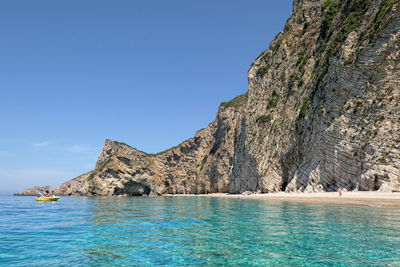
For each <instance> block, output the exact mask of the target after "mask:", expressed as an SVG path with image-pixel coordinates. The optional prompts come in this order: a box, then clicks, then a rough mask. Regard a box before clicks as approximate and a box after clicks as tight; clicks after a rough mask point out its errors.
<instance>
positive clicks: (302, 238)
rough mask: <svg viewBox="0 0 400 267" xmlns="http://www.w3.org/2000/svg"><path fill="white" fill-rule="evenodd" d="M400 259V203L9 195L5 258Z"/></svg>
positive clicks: (155, 261)
mask: <svg viewBox="0 0 400 267" xmlns="http://www.w3.org/2000/svg"><path fill="white" fill-rule="evenodd" d="M188 265H189V266H266V265H272V266H274V265H275V266H400V211H399V210H396V209H386V208H376V207H367V206H349V205H323V204H304V203H289V202H278V201H268V200H254V199H235V198H215V197H196V196H194V197H73V196H71V197H61V198H60V200H59V201H58V202H36V201H35V198H34V197H21V196H19V197H17V196H0V266H188Z"/></svg>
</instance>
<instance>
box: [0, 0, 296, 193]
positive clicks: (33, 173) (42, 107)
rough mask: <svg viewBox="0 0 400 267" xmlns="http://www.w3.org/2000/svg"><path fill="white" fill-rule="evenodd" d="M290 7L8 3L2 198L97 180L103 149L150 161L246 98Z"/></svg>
mask: <svg viewBox="0 0 400 267" xmlns="http://www.w3.org/2000/svg"><path fill="white" fill-rule="evenodd" d="M291 11H292V0H279V1H275V0H202V1H190V0H170V1H165V0H140V1H139V0H117V1H112V0H107V1H105V0H85V1H82V0H64V1H61V0H57V1H55V0H47V1H44V0H36V1H32V0H19V1H15V0H5V1H2V2H1V9H0V34H1V40H2V41H1V42H0V90H1V98H0V101H1V102H0V103H1V104H0V193H13V192H16V191H19V190H21V189H23V188H25V187H30V186H34V185H48V184H50V185H53V186H56V185H59V184H60V183H62V182H64V181H67V180H69V179H70V178H73V177H75V176H78V175H80V174H82V173H84V172H87V171H90V170H91V169H92V168H93V167H94V165H95V163H96V160H97V157H98V155H99V154H100V152H101V149H102V146H103V144H104V141H105V139H107V138H108V139H111V140H117V141H120V142H125V143H127V144H129V145H131V146H133V147H136V148H138V149H140V150H143V151H146V152H149V153H155V152H159V151H162V150H164V149H167V148H169V147H171V146H174V145H177V144H179V143H180V142H182V141H183V140H185V139H187V138H190V137H192V136H193V135H194V133H195V132H196V131H197V130H199V129H201V128H204V127H207V125H208V124H209V123H210V122H212V121H213V120H214V118H215V114H216V111H217V108H218V105H219V104H220V103H221V102H222V101H227V100H230V99H231V98H233V97H235V96H237V95H239V94H242V93H244V92H246V91H247V71H248V69H249V67H250V65H251V63H252V61H253V60H254V59H255V58H256V57H257V56H258V55H259V53H260V52H261V51H263V50H266V49H267V48H268V47H269V43H270V42H271V41H272V40H273V38H274V37H275V35H276V34H277V33H279V31H281V30H282V29H283V27H284V24H285V22H286V20H287V19H288V18H289V15H290V13H291Z"/></svg>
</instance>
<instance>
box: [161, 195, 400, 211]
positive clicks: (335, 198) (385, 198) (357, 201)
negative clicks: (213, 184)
mask: <svg viewBox="0 0 400 267" xmlns="http://www.w3.org/2000/svg"><path fill="white" fill-rule="evenodd" d="M168 196H174V197H182V196H205V197H220V198H236V199H265V200H270V201H286V202H300V203H312V204H335V205H364V206H371V207H383V208H395V209H399V208H400V193H380V192H370V191H369V192H360V191H359V192H343V195H342V196H341V197H339V194H338V193H337V192H323V193H308V194H307V193H283V192H282V193H271V194H252V195H239V194H238V195H236V194H224V193H216V194H206V195H168Z"/></svg>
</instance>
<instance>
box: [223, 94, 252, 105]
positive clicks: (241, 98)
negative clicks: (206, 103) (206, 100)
mask: <svg viewBox="0 0 400 267" xmlns="http://www.w3.org/2000/svg"><path fill="white" fill-rule="evenodd" d="M247 98H248V93H247V92H246V93H244V94H242V95H239V96H237V97H235V98H234V99H232V100H230V101H227V102H222V103H221V107H223V108H235V109H237V108H240V107H243V106H244V105H245V104H246V102H247Z"/></svg>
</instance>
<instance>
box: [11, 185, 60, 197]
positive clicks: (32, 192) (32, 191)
mask: <svg viewBox="0 0 400 267" xmlns="http://www.w3.org/2000/svg"><path fill="white" fill-rule="evenodd" d="M46 191H49V193H50V194H54V192H55V190H54V188H52V187H51V186H34V187H31V188H26V189H24V190H22V191H21V192H19V193H16V194H14V196H40V194H43V195H44V193H45V192H46Z"/></svg>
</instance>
